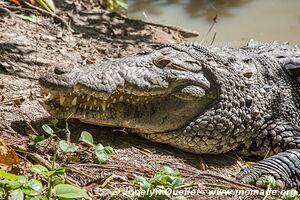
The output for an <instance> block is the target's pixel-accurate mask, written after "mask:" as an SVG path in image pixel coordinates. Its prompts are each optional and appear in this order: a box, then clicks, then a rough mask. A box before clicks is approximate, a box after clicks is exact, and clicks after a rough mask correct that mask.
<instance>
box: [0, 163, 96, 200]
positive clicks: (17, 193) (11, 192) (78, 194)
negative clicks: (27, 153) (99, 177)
mask: <svg viewBox="0 0 300 200" xmlns="http://www.w3.org/2000/svg"><path fill="white" fill-rule="evenodd" d="M30 171H31V172H32V174H39V175H40V176H42V180H37V179H35V178H32V177H29V176H23V175H20V176H17V175H15V174H12V173H8V172H5V171H4V170H0V176H1V177H3V179H0V198H1V199H8V200H22V199H34V200H49V199H52V198H55V199H65V198H84V199H89V198H90V197H89V196H88V194H87V193H86V192H85V191H84V190H82V189H80V188H78V187H76V186H73V185H70V184H64V183H63V182H64V179H63V178H62V175H64V174H65V169H64V168H60V169H54V170H51V171H49V170H48V169H47V168H45V167H44V166H42V165H33V166H32V167H31V169H30ZM43 178H44V179H46V181H43ZM45 185H47V190H48V191H47V192H46V193H47V194H44V193H43V188H44V186H45Z"/></svg>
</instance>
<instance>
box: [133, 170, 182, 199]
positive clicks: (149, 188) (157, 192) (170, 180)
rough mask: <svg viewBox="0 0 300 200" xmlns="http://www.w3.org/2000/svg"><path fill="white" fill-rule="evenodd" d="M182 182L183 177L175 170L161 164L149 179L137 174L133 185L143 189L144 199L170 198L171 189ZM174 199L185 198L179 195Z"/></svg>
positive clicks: (174, 188)
mask: <svg viewBox="0 0 300 200" xmlns="http://www.w3.org/2000/svg"><path fill="white" fill-rule="evenodd" d="M183 182H184V179H183V178H182V177H181V176H180V175H179V173H178V172H177V171H174V170H173V169H172V168H170V167H168V166H163V167H162V168H160V170H159V171H158V172H157V173H155V174H154V176H153V177H151V178H150V179H147V178H145V177H142V176H137V177H136V178H135V180H134V186H135V187H136V186H138V187H139V188H140V189H142V190H144V194H145V195H144V196H143V198H144V199H146V200H150V199H171V198H172V193H173V192H172V191H173V190H176V188H178V187H179V186H181V185H182V184H183ZM167 189H169V190H167ZM167 191H170V192H167ZM176 199H185V197H182V196H179V197H176Z"/></svg>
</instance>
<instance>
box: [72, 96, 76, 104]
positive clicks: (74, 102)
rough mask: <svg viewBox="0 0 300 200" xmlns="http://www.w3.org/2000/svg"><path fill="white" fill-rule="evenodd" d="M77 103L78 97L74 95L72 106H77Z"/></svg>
mask: <svg viewBox="0 0 300 200" xmlns="http://www.w3.org/2000/svg"><path fill="white" fill-rule="evenodd" d="M76 103H77V97H74V99H73V100H72V106H75V105H76Z"/></svg>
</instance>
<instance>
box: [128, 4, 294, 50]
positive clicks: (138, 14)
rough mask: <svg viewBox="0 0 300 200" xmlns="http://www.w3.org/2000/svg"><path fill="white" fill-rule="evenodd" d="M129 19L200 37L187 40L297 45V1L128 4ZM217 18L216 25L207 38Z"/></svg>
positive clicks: (229, 44) (229, 43) (233, 43)
mask: <svg viewBox="0 0 300 200" xmlns="http://www.w3.org/2000/svg"><path fill="white" fill-rule="evenodd" d="M127 3H128V5H129V10H128V16H129V17H131V18H136V19H142V20H145V21H150V22H155V23H161V24H169V25H175V26H180V27H184V28H188V29H192V30H196V31H198V32H199V33H200V35H199V37H197V38H192V39H190V40H191V41H195V42H201V41H202V42H203V43H205V44H209V43H211V41H212V40H213V37H214V34H215V39H214V43H213V44H214V45H218V46H223V45H227V46H235V47H237V46H242V45H244V44H246V43H247V41H249V40H250V39H255V40H258V41H263V42H273V41H274V40H276V41H278V42H285V41H289V42H290V43H292V44H300V1H299V0H285V1H282V0H152V1H151V0H127ZM216 15H217V23H216V24H215V25H214V26H213V28H212V30H211V32H210V33H209V34H208V35H206V34H207V32H208V30H209V28H210V26H211V25H212V24H213V18H214V17H215V16H216Z"/></svg>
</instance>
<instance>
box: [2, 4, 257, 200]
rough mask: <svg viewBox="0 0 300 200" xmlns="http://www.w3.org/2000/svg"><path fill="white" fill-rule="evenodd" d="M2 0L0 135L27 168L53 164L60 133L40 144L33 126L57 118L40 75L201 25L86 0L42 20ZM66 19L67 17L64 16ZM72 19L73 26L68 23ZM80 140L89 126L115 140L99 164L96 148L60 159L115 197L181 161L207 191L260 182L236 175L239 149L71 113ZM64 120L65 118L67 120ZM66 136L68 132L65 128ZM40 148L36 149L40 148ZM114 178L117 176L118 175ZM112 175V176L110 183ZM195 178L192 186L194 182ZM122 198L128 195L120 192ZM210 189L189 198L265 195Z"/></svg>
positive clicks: (177, 38) (81, 181) (176, 38)
mask: <svg viewBox="0 0 300 200" xmlns="http://www.w3.org/2000/svg"><path fill="white" fill-rule="evenodd" d="M11 6H13V5H11V4H8V3H7V2H1V1H0V8H1V9H0V137H1V138H2V139H4V140H5V142H6V143H7V144H9V145H11V146H12V147H13V148H14V149H15V150H16V151H17V153H18V155H19V157H20V158H21V160H22V161H21V165H20V166H21V172H20V173H25V174H26V173H27V172H28V168H29V166H30V165H31V164H32V163H42V164H45V165H49V163H51V160H50V159H51V156H52V155H53V153H54V151H55V149H56V148H57V141H56V140H55V141H52V142H51V144H50V145H49V146H46V147H45V146H44V147H40V148H35V147H34V146H33V145H32V141H31V139H30V134H40V135H41V134H44V133H43V131H42V129H41V125H43V124H45V123H48V122H49V121H50V120H51V117H50V116H49V114H48V113H47V112H46V111H45V110H44V109H43V107H41V105H40V104H39V101H42V100H43V98H44V97H43V96H42V95H41V94H40V91H39V90H40V87H39V85H38V81H37V80H38V77H39V76H40V75H41V74H43V73H45V72H47V71H52V70H53V69H54V67H56V66H60V65H61V66H64V65H82V64H90V63H97V62H100V61H102V60H106V59H112V58H118V57H123V56H126V55H129V54H134V53H136V52H140V51H143V50H145V49H147V48H155V47H157V46H160V45H162V44H164V43H178V42H182V41H184V37H187V36H192V35H193V34H194V33H193V32H189V31H185V30H181V29H177V28H172V27H169V26H162V25H155V24H151V23H145V22H142V21H137V20H130V19H127V18H126V17H124V16H121V15H119V14H115V13H109V12H107V11H104V10H101V9H98V8H95V7H90V6H87V5H86V4H80V3H78V1H74V2H73V1H57V2H56V6H57V8H58V11H59V15H58V16H59V17H56V18H53V17H51V16H49V15H47V14H46V15H45V13H44V14H41V13H38V18H39V19H40V22H39V23H38V24H35V23H32V22H29V21H25V20H22V19H20V18H19V17H18V16H17V15H18V14H20V15H25V11H24V10H22V9H16V8H12V7H11ZM62 22H66V23H65V24H62ZM66 25H68V26H69V28H68V27H66ZM69 126H70V131H71V134H72V141H73V142H77V141H78V138H79V135H80V133H81V131H83V130H85V131H89V132H90V133H92V134H93V136H94V141H95V143H101V144H103V145H110V146H112V147H113V148H114V155H113V157H112V158H111V159H110V160H109V162H108V163H107V164H102V165H99V164H95V163H93V159H92V158H91V156H90V157H89V156H87V157H84V156H86V155H88V154H84V156H83V157H82V156H80V155H76V156H77V158H78V160H77V161H71V160H68V159H67V160H65V163H64V164H62V162H60V160H58V161H57V165H58V166H65V167H66V168H67V171H68V172H67V175H68V178H67V180H68V182H71V183H73V184H77V185H78V186H80V187H83V188H85V189H86V190H87V191H88V192H89V193H90V194H91V195H92V197H93V199H109V197H107V195H108V194H109V193H110V192H111V191H114V190H116V189H120V188H125V187H131V186H132V185H133V179H134V177H135V176H136V175H142V176H145V177H150V176H151V175H153V174H154V172H155V171H157V170H158V169H159V168H160V167H161V166H163V165H168V166H170V167H172V168H173V169H177V170H178V171H179V172H180V173H181V175H182V176H183V177H184V178H185V183H184V185H185V187H186V188H188V187H190V188H196V189H199V190H200V191H202V192H203V191H207V190H209V189H239V190H241V189H251V188H252V189H253V188H254V187H252V186H247V185H243V184H239V183H238V182H236V181H235V175H236V174H237V173H238V172H239V171H240V168H241V166H242V164H243V160H242V159H241V158H240V157H238V156H237V155H236V154H235V153H229V154H224V155H216V156H212V155H193V154H190V153H185V152H182V151H179V150H176V149H174V148H172V147H169V146H167V145H162V144H155V143H152V142H149V141H146V140H144V139H142V138H139V137H137V136H135V135H134V134H124V131H120V130H113V129H108V128H102V127H97V126H92V125H87V124H84V123H81V122H79V121H76V120H70V121H69ZM60 127H62V128H63V127H64V121H62V122H61V123H60ZM60 137H61V138H64V136H62V135H60ZM36 152H37V153H38V154H34V153H36ZM110 178H112V179H111V180H110ZM105 180H110V181H109V182H108V184H106V185H105V187H103V188H101V187H99V185H101V184H103V182H104V181H105ZM189 184H191V185H192V186H189ZM118 198H123V199H124V198H125V197H124V196H123V197H121V196H120V197H118ZM260 198H262V197H254V196H252V197H242V196H241V198H238V197H233V196H230V195H229V196H214V195H207V194H202V195H198V196H190V197H188V199H260Z"/></svg>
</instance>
